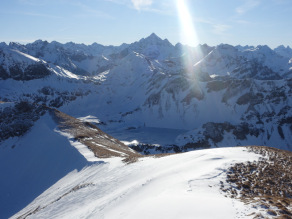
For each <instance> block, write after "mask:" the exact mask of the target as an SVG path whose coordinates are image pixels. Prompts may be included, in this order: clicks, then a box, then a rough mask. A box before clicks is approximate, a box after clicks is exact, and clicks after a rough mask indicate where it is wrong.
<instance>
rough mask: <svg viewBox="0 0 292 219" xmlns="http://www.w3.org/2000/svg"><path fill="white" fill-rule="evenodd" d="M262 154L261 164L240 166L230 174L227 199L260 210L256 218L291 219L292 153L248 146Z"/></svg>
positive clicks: (236, 166) (250, 150)
mask: <svg viewBox="0 0 292 219" xmlns="http://www.w3.org/2000/svg"><path fill="white" fill-rule="evenodd" d="M247 150H248V151H249V152H253V153H256V154H261V155H262V158H260V159H259V160H258V161H254V162H247V163H237V164H235V165H233V166H232V167H230V168H229V170H228V172H227V178H226V182H227V186H225V185H224V183H223V182H221V190H222V191H223V192H224V193H225V196H226V197H230V198H236V199H239V200H241V201H243V202H244V203H245V204H246V205H251V206H252V207H254V208H256V209H260V211H261V212H262V213H261V212H260V213H256V212H255V213H254V214H253V215H250V216H254V217H253V218H279V219H280V218H282V219H292V166H291V165H292V152H289V151H284V150H280V149H276V148H271V147H263V146H248V147H247Z"/></svg>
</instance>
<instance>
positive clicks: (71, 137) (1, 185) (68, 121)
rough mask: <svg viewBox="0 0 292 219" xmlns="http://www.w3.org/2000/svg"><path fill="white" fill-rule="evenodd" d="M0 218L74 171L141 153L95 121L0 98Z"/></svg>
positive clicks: (132, 158)
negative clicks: (95, 163) (110, 134)
mask: <svg viewBox="0 0 292 219" xmlns="http://www.w3.org/2000/svg"><path fill="white" fill-rule="evenodd" d="M0 121H1V123H0V149H1V153H0V175H1V176H2V177H1V180H0V196H1V200H0V206H1V207H0V218H8V216H12V214H15V213H16V212H17V211H19V210H21V209H22V208H24V207H25V206H26V205H27V204H29V203H30V202H31V201H32V200H33V199H34V198H36V197H37V196H38V195H40V194H41V193H42V192H43V191H44V190H46V189H48V188H49V187H50V186H51V185H53V184H54V183H56V182H57V181H58V180H59V179H60V178H62V177H64V176H65V175H67V174H68V173H70V172H71V171H73V170H75V171H80V170H81V169H82V168H84V167H86V166H88V165H91V164H92V162H104V161H105V160H102V159H101V158H103V159H105V158H109V160H111V159H114V158H115V157H118V158H119V160H123V161H124V162H128V163H130V162H133V161H135V159H137V158H138V157H141V155H140V154H138V153H137V152H135V151H133V150H132V149H130V148H128V147H127V146H125V145H124V144H123V143H121V142H120V141H118V140H117V139H115V138H113V137H111V136H109V135H107V134H106V133H104V132H102V131H101V130H100V129H98V128H97V127H95V126H94V125H92V124H90V123H87V122H82V121H79V120H77V119H75V118H73V117H70V116H68V115H66V114H64V113H61V112H60V111H57V110H55V109H52V108H48V107H45V106H42V105H36V104H32V103H28V102H19V103H0Z"/></svg>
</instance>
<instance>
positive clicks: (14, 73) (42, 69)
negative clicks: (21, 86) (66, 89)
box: [0, 64, 51, 81]
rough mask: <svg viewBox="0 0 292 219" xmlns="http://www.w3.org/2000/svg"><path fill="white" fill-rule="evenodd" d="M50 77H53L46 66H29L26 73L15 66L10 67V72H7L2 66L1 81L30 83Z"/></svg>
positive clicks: (0, 69)
mask: <svg viewBox="0 0 292 219" xmlns="http://www.w3.org/2000/svg"><path fill="white" fill-rule="evenodd" d="M49 75H51V72H50V71H49V70H48V69H47V68H46V66H45V65H44V64H34V65H28V66H27V67H26V68H25V69H24V71H23V70H22V69H21V68H20V67H19V65H13V66H11V67H9V72H7V71H6V70H5V69H4V68H3V66H0V80H1V79H2V80H6V79H8V78H11V79H13V80H17V81H29V80H34V79H41V78H44V77H46V76H49Z"/></svg>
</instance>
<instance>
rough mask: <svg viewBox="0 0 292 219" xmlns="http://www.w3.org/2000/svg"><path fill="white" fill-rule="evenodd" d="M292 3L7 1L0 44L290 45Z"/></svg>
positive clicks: (272, 0) (270, 0)
mask: <svg viewBox="0 0 292 219" xmlns="http://www.w3.org/2000/svg"><path fill="white" fill-rule="evenodd" d="M291 11H292V2H291V0H234V1H228V0H222V1H217V0H208V1H204V0H84V1H79V0H70V1H69V0H11V1H3V2H1V9H0V12H1V20H3V21H5V22H3V23H2V31H1V32H2V33H1V36H0V42H6V43H9V42H11V41H12V42H19V43H22V44H26V43H30V42H34V41H35V40H38V39H42V40H47V41H49V42H50V41H58V42H61V43H66V42H70V41H72V42H75V43H84V44H92V43H94V42H97V43H99V44H103V45H116V46H118V45H121V44H122V43H132V42H135V41H138V40H140V39H141V38H145V37H147V36H149V35H150V34H151V33H156V34H157V35H158V36H159V37H161V38H162V39H165V38H167V39H168V40H169V41H170V42H171V43H172V44H176V43H177V42H180V43H183V44H187V45H190V46H196V45H198V44H199V43H200V44H205V43H206V44H208V45H210V46H215V45H218V44H221V43H227V44H230V45H234V46H235V45H238V44H240V45H243V46H244V45H254V46H257V45H268V46H270V47H271V48H275V47H277V46H279V45H284V46H290V47H292V43H291V37H292V30H291V28H289V27H290V23H291V22H290V14H291Z"/></svg>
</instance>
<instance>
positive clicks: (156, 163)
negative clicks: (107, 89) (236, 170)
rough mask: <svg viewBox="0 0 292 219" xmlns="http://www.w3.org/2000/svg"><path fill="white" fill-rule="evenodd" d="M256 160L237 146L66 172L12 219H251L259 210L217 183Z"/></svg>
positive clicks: (105, 161) (92, 165) (115, 162)
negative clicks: (226, 192) (238, 165)
mask: <svg viewBox="0 0 292 219" xmlns="http://www.w3.org/2000/svg"><path fill="white" fill-rule="evenodd" d="M259 157H261V155H256V154H255V153H249V152H247V151H246V149H245V148H243V147H238V148H220V149H208V150H200V151H194V152H188V153H184V154H177V155H171V156H167V157H163V158H158V159H155V158H142V159H141V160H140V161H139V162H136V163H133V164H130V165H125V164H124V163H122V162H121V161H120V160H119V159H118V158H116V159H115V160H109V161H108V160H104V162H103V163H92V164H90V165H88V166H86V167H85V166H84V167H85V168H84V169H82V170H81V171H77V170H75V171H72V172H70V173H69V174H68V175H67V176H65V177H63V178H62V179H60V180H59V181H58V182H57V183H56V184H54V185H53V186H52V187H50V188H49V189H48V190H46V191H45V192H44V193H43V194H42V195H40V196H39V197H38V198H36V199H35V200H34V201H33V202H32V203H31V204H29V205H28V206H27V207H26V208H24V209H23V210H21V211H20V212H19V213H17V214H15V215H14V216H13V217H12V218H26V216H28V215H29V216H28V217H27V218H135V219H136V218H145V219H146V218H147V219H148V218H210V219H211V218H212V219H214V218H216V219H219V218H222V219H223V218H224V219H228V218H252V217H251V216H249V217H248V216H247V215H248V214H250V213H252V212H254V211H257V210H256V209H251V208H250V206H246V205H244V203H242V202H240V201H239V200H237V199H230V198H226V197H224V194H221V192H220V181H221V180H222V181H224V177H226V171H227V169H228V168H229V167H230V166H231V165H232V164H234V163H237V162H246V161H254V160H258V159H259ZM30 213H31V214H30Z"/></svg>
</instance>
